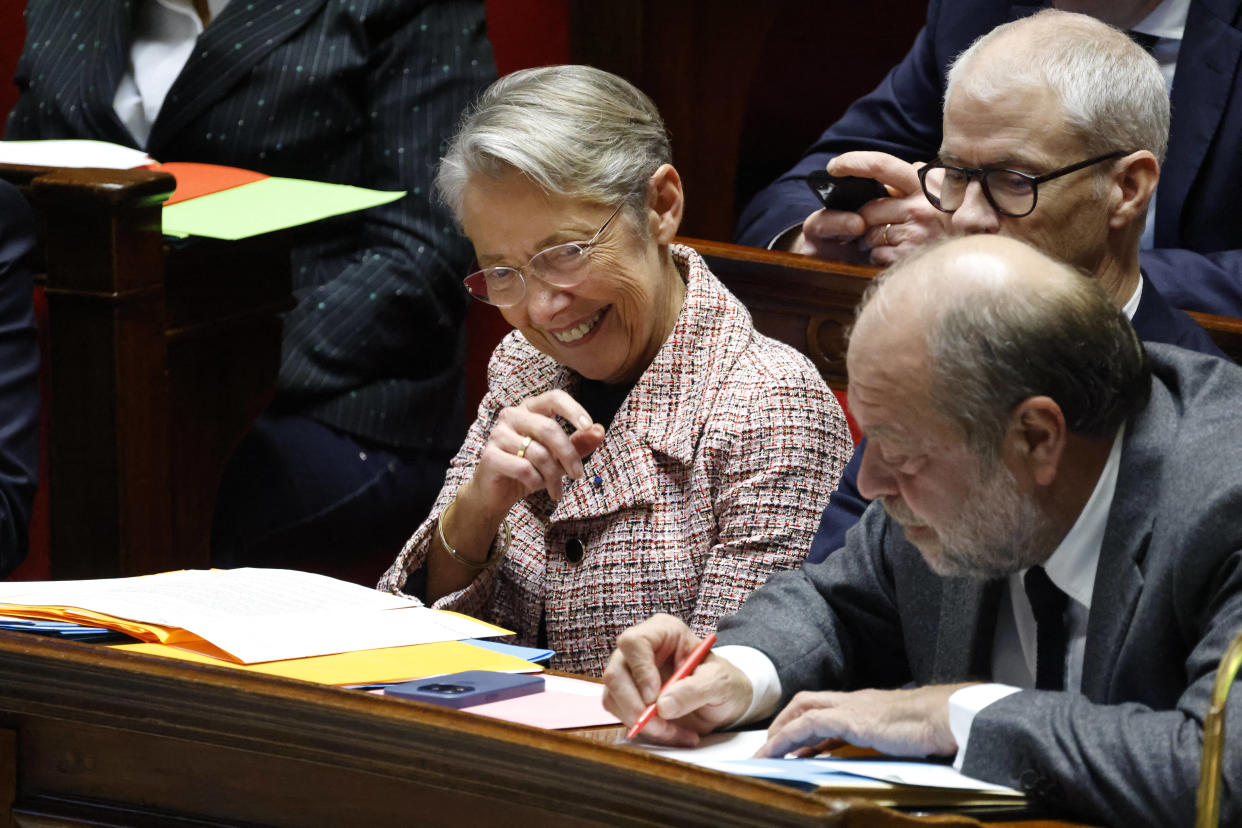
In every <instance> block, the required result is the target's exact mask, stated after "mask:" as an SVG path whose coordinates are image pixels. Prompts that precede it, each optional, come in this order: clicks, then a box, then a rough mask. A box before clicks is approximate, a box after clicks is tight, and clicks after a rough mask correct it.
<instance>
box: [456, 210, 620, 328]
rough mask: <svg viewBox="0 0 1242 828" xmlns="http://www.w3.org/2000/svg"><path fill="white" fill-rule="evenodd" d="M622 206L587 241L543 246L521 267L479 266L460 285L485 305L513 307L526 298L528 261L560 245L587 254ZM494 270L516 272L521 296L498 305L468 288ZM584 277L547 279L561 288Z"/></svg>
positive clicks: (579, 281) (618, 213)
mask: <svg viewBox="0 0 1242 828" xmlns="http://www.w3.org/2000/svg"><path fill="white" fill-rule="evenodd" d="M624 206H625V202H621V203H620V204H618V205H617V209H615V210H613V211H612V215H610V216H609V217H608V218H607V220H605V221H604V223H603V224H601V225H600V227H599V229H598V230H596V231H595V235H594V236H591V238H590V240H589V241H571V242H561V243H560V244H554V245H552V246H551V247H545V248H544V249H543V250H540V251H539V252H537V253H535V255H533V256H531V257H530V258H529V259H527V260H526V264H524V265H522V266H521V267H511V266H509V265H492V266H491V267H483V268H479V269H478V270H476V271H474V272H473V273H471V274H469V275H467V276H466V278H464V279H462V280H461V283H462V285H463V286H464V287H465V288H466V293H468V294H470V297H471V298H472V299H477V300H478V301H480V302H482V303H483V304H485V305H491V306H492V307H494V308H511V307H513V306H514V305H517V304H518V303H520V302H521V301H522V300H523V299H525V298H526V273H525V268H528V267H530V263H531V262H533V261H534V260H535V259H538V258H539V257H540V256H542V255H543V254H545V253H547V252H548V251H550V250H556V249H558V248H561V247H570V246H573V247H577V248H579V249H580V250H581V251H582V253H583V255H588V254H589V253H590V252H591V248H593V247H595V246H596V245H597V244H599V239H600V236H602V235H604V232H605V231H606V230H607V229H608V227H609V225H611V224H612V220H613V219H615V218H616V217H617V216H618V215H620V213H621V208H623V207H624ZM495 270H512V271H513V272H514V273H516V274H517V275H518V278H519V279H521V280H522V295H521V296H519V297H518V298H517V300H516V301H513V302H510V303H508V304H506V305H498V304H496V303H494V302H489V301H487V300H486V299H484V298H483V297H481V296H479V295H478V294H477V293H475V292H474V291H473V290H471V289H470V280H471V279H474V278H475V277H476V276H482V277H483V280H484V283H486V281H487V273H488V271H495ZM540 278H543V277H540ZM585 279H586V277H585V276H583V277H582V278H580V279H576V280H575V281H572V282H569V283H567V284H557V283H556V282H552V281H548V284H550V285H553V286H555V287H561V288H571V287H574V286H576V285H580V284H582V282H583V281H584V280H585ZM545 281H547V280H546V279H545Z"/></svg>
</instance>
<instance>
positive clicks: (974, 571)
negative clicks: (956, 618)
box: [883, 462, 1055, 578]
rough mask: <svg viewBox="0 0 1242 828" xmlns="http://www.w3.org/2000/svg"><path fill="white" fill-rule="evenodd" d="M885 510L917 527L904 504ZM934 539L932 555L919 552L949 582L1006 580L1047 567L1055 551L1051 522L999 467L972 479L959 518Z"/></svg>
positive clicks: (1006, 469) (886, 506)
mask: <svg viewBox="0 0 1242 828" xmlns="http://www.w3.org/2000/svg"><path fill="white" fill-rule="evenodd" d="M883 505H884V509H885V511H887V512H888V513H889V515H890V516H892V517H893V518H894V519H895V520H897V522H898V523H904V522H914V515H913V513H912V512H910V511H909V508H908V507H907V506H906V504H905V503H904V502H902V501H896V502H894V503H891V504H890V503H888V502H885V503H884V504H883ZM936 535H937V540H936V541H935V542H934V543H935V549H934V550H924V549H922V548H921V547H920V550H919V551H921V552H922V553H923V559H924V560H926V561H927V564H928V566H930V567H931V568H932V571H934V572H935V573H936V574H938V575H944V576H946V577H971V578H1001V577H1006V576H1008V575H1011V574H1013V573H1015V572H1020V571H1021V570H1023V569H1027V568H1028V567H1031V566H1035V565H1036V564H1041V563H1043V562H1044V561H1045V560H1046V559H1047V557H1048V555H1050V554H1051V553H1052V550H1053V548H1054V546H1055V539H1054V537H1053V530H1052V526H1051V524H1050V522H1049V521H1048V520H1047V518H1045V517H1044V515H1043V514H1042V513H1041V512H1040V511H1039V508H1038V507H1037V506H1036V505H1035V502H1034V500H1033V499H1032V498H1030V497H1027V496H1025V495H1023V494H1022V493H1021V492H1020V491H1019V490H1018V486H1017V481H1016V480H1014V477H1013V474H1012V473H1011V472H1010V471H1009V469H1008V468H1006V467H1005V465H1004V464H1003V463H1000V462H997V463H995V464H994V465H993V467H992V469H990V470H989V471H988V472H986V473H984V472H980V473H979V474H977V475H975V476H974V480H972V481H971V483H970V486H969V487H968V489H967V491H966V492H964V493H963V495H962V499H961V514H960V515H959V516H958V517H957V519H956V520H954V521H953V522H952V523H951V524H949V525H947V526H943V527H941V528H939V529H938V530H937V531H936ZM911 543H914V542H913V541H911ZM915 546H916V547H918V546H919V544H917V543H915ZM929 552H930V554H929Z"/></svg>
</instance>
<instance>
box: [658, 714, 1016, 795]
mask: <svg viewBox="0 0 1242 828" xmlns="http://www.w3.org/2000/svg"><path fill="white" fill-rule="evenodd" d="M766 741H767V731H764V730H746V731H739V732H735V733H713V734H709V735H708V736H705V737H703V740H702V742H701V743H700V745H699V747H697V748H690V749H686V748H667V747H662V746H659V745H649V744H643V743H637V746H638V747H642V748H643V749H644V750H647V751H649V752H651V753H656V754H659V755H661V756H665V757H667V758H669V759H676V760H678V761H681V762H689V763H690V764H693V765H699V766H700V767H705V768H710V769H712V770H718V771H723V772H725V773H736V774H741V775H743V776H755V777H759V778H762V779H770V780H773V781H776V782H784V783H788V784H793V785H797V786H798V787H803V788H827V789H831V790H832V791H833V792H835V793H840V794H842V795H850V794H854V793H856V794H858V795H861V796H865V797H866V798H867V799H869V800H871V801H873V802H876V803H877V804H879V805H885V806H888V807H915V806H918V807H937V806H945V807H949V806H952V807H959V808H962V807H975V806H989V805H1007V804H1012V805H1016V806H1020V805H1022V804H1024V803H1025V795H1024V794H1023V793H1022V792H1021V791H1019V790H1015V789H1013V788H1007V787H1005V786H1003V785H995V784H992V783H991V782H984V781H983V780H980V779H974V778H972V777H969V776H965V775H963V774H961V773H959V772H958V771H956V770H954V769H953V768H952V767H950V766H948V765H942V764H939V763H937V762H927V761H918V760H912V761H903V760H894V759H862V758H850V759H833V758H819V757H817V758H813V759H795V758H781V759H755V758H753V756H754V753H755V751H757V750H758V749H759V748H760V747H762V746H763V744H764V742H766Z"/></svg>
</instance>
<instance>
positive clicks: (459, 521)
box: [427, 390, 604, 601]
mask: <svg viewBox="0 0 1242 828" xmlns="http://www.w3.org/2000/svg"><path fill="white" fill-rule="evenodd" d="M558 418H560V419H558ZM562 420H563V421H565V422H568V423H570V425H572V426H573V428H574V431H573V432H572V433H569V434H566V433H565V429H564V428H563V427H562V425H561V421H562ZM603 442H604V427H603V426H602V425H600V424H599V423H593V422H591V415H589V414H587V412H586V409H585V408H583V407H582V406H581V405H579V404H578V402H577V401H576V400H574V398H573V397H571V396H569V395H568V394H566V393H565V392H564V391H560V390H555V391H548V392H547V393H544V394H539V395H537V396H534V397H529V398H527V399H525V400H523V401H522V402H521V404H519V405H516V406H513V407H511V408H503V409H501V410H500V414H499V416H498V417H497V419H496V425H495V426H493V427H492V432H491V434H489V435H488V438H487V445H485V446H484V447H483V453H482V454H481V455H480V456H479V463H478V465H477V466H475V469H474V476H473V477H471V478H470V480H468V481H466V483H465V484H463V485H462V487H461V488H460V489H458V490H457V498H456V500H455V502H454V503H453V505H452V507H451V508H449V509H446V510H445V511H444V512H443V513H441V515H440V526H439V527H437V530H436V531H437V536H436V537H434V538H433V542H432V545H431V551H430V552H429V553H428V555H427V597H428V599H429V600H430V601H436V600H438V599H439V598H441V597H442V596H444V595H448V594H449V593H451V592H456V591H457V590H459V589H461V588H463V587H465V586H466V585H467V584H469V583H470V582H471V581H472V580H474V577H475V576H476V575H477V574H478V572H479V567H480V566H481V565H482V564H483V563H484V562H485V561H487V560H488V554H489V550H490V549H491V548H492V541H493V540H494V539H495V537H496V533H497V531H498V530H499V529H500V522H501V521H502V520H503V519H504V517H505V515H506V514H508V512H509V509H510V508H511V507H512V506H513V504H514V503H517V502H518V501H519V500H521V499H522V498H524V497H526V496H527V495H528V494H531V493H532V492H537V491H539V490H540V489H547V491H548V495H549V496H550V497H552V499H553V500H560V499H561V495H562V493H563V490H564V478H566V477H569V478H572V479H575V480H576V479H578V478H579V477H582V475H583V470H582V458H583V457H586V456H587V455H588V454H590V453H591V452H593V451H595V449H597V448H599V446H600V444H601V443H603ZM449 548H451V549H452V550H453V551H454V552H455V553H456V556H457V557H458V558H459V560H453V555H452V554H450V553H449V552H448V549H449ZM460 559H464V560H465V561H467V562H473V565H469V564H467V565H463V563H462V561H461V560H460Z"/></svg>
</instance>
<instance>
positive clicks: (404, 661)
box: [112, 641, 543, 685]
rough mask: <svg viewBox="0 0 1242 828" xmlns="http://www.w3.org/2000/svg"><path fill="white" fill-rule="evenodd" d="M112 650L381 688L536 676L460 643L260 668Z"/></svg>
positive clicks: (127, 647) (186, 655) (175, 653)
mask: <svg viewBox="0 0 1242 828" xmlns="http://www.w3.org/2000/svg"><path fill="white" fill-rule="evenodd" d="M112 648H113V649H115V650H121V651H124V652H128V653H145V654H147V655H157V656H165V657H167V658H179V659H181V660H183V661H193V662H196V663H198V664H216V665H219V666H221V667H232V668H233V669H235V670H248V671H250V672H252V673H267V674H269V675H273V676H284V677H286V678H296V679H302V680H303V681H314V682H319V683H320V684H336V685H352V684H384V683H387V682H394V681H406V680H409V679H416V678H423V677H424V676H437V675H441V674H443V673H456V672H460V671H462V670H495V671H502V672H523V673H537V672H540V671H542V670H543V668H542V667H540V666H539V665H538V664H534V663H532V662H529V661H524V660H522V659H520V658H517V657H516V656H511V655H507V654H505V653H498V652H494V651H492V650H487V649H484V648H483V647H476V646H474V645H473V644H467V643H465V642H463V641H444V642H439V643H435V644H414V645H411V646H408V647H386V648H384V649H379V650H356V651H354V652H350V653H336V654H334V655H323V656H310V657H307V658H291V659H288V660H285V661H266V662H263V663H261V664H238V663H236V662H234V661H224V660H221V659H218V658H211V657H209V656H205V655H200V654H199V653H192V652H188V651H186V650H182V649H179V648H177V647H172V646H169V645H167V644H150V643H140V644H114V645H112Z"/></svg>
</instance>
